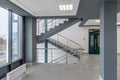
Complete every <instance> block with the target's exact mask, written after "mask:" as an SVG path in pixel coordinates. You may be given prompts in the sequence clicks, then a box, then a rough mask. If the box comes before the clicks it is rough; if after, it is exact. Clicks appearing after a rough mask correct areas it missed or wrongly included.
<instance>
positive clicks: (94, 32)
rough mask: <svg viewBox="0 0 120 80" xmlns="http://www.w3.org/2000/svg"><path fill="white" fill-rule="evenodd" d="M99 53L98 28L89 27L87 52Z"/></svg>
mask: <svg viewBox="0 0 120 80" xmlns="http://www.w3.org/2000/svg"><path fill="white" fill-rule="evenodd" d="M99 53H100V30H99V29H90V30H89V54H99Z"/></svg>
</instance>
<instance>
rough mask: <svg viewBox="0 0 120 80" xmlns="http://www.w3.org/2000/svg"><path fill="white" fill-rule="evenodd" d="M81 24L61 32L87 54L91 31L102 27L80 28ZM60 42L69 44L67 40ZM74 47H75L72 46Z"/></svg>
mask: <svg viewBox="0 0 120 80" xmlns="http://www.w3.org/2000/svg"><path fill="white" fill-rule="evenodd" d="M78 25H79V23H76V24H75V25H73V26H71V27H69V28H67V29H65V30H63V31H61V32H59V33H58V34H61V35H63V36H65V37H66V38H68V39H71V40H73V41H75V42H77V43H78V44H80V45H81V46H82V47H83V49H85V50H84V52H85V53H88V51H89V50H88V46H89V39H88V38H89V29H99V28H100V27H78ZM119 35H120V26H119V27H117V52H118V53H120V36H119ZM51 38H54V39H57V35H53V36H52V37H51ZM60 41H61V42H62V43H64V44H66V43H67V41H66V40H65V39H60ZM71 47H73V46H71Z"/></svg>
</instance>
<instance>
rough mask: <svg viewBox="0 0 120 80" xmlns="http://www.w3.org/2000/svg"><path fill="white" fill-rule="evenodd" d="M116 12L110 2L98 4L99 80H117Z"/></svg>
mask: <svg viewBox="0 0 120 80" xmlns="http://www.w3.org/2000/svg"><path fill="white" fill-rule="evenodd" d="M101 1H102V0H101ZM116 10H117V9H116V2H114V1H112V0H111V1H106V2H102V3H101V4H100V20H101V23H100V80H117V27H116V17H117V16H116V15H117V13H116Z"/></svg>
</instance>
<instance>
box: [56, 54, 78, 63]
mask: <svg viewBox="0 0 120 80" xmlns="http://www.w3.org/2000/svg"><path fill="white" fill-rule="evenodd" d="M77 54H78V53H77ZM68 55H69V54H66V55H65V56H64V57H62V58H63V59H60V60H59V61H57V60H56V62H55V63H58V62H61V61H63V60H65V59H66V58H69V57H71V56H74V55H75V54H72V55H69V56H68ZM78 55H79V56H80V53H79V54H78ZM79 60H80V59H79Z"/></svg>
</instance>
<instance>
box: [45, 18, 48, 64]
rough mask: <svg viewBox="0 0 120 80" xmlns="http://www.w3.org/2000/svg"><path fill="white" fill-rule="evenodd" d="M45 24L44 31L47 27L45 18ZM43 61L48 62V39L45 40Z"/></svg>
mask: <svg viewBox="0 0 120 80" xmlns="http://www.w3.org/2000/svg"><path fill="white" fill-rule="evenodd" d="M44 24H45V32H47V29H48V21H47V19H45V20H44ZM45 63H48V41H47V40H45Z"/></svg>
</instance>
